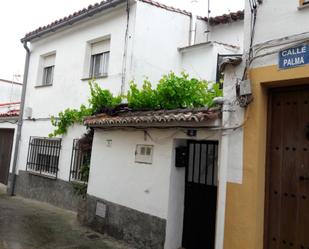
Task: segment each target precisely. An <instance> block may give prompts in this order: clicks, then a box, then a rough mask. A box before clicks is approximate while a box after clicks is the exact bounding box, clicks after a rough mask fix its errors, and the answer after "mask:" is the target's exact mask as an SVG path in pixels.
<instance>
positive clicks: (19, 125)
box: [8, 41, 31, 196]
mask: <svg viewBox="0 0 309 249" xmlns="http://www.w3.org/2000/svg"><path fill="white" fill-rule="evenodd" d="M23 45H24V48H25V50H26V60H25V69H24V78H23V88H22V92H21V103H20V113H19V117H18V123H17V133H16V138H15V150H14V158H13V166H12V179H11V181H10V185H9V189H8V194H9V195H11V196H13V195H15V185H16V169H17V160H18V151H19V142H20V138H21V128H22V125H23V114H24V107H25V97H26V89H27V80H28V71H29V61H30V53H31V52H30V49H29V48H28V46H27V41H23Z"/></svg>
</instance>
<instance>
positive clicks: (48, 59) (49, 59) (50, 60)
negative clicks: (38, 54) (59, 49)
mask: <svg viewBox="0 0 309 249" xmlns="http://www.w3.org/2000/svg"><path fill="white" fill-rule="evenodd" d="M55 59H56V55H55V54H52V55H48V56H45V57H44V67H51V66H54V65H55Z"/></svg>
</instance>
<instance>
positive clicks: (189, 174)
mask: <svg viewBox="0 0 309 249" xmlns="http://www.w3.org/2000/svg"><path fill="white" fill-rule="evenodd" d="M188 150H189V153H188V154H189V159H188V166H187V168H186V184H185V211H184V224H183V225H184V228H183V247H184V248H186V249H213V248H214V242H215V224H216V209H217V172H218V170H217V169H218V167H217V161H218V160H217V158H218V141H203V142H200V141H188Z"/></svg>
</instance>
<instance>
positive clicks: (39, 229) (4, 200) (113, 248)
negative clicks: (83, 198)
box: [0, 186, 132, 249]
mask: <svg viewBox="0 0 309 249" xmlns="http://www.w3.org/2000/svg"><path fill="white" fill-rule="evenodd" d="M92 248H93V249H132V248H130V247H128V246H127V245H125V244H124V243H122V242H119V241H116V240H114V239H112V238H110V237H108V236H105V235H102V234H98V233H96V232H93V231H92V230H90V229H88V228H85V227H82V226H81V225H79V224H78V223H77V221H76V214H75V213H73V212H70V211H67V210H63V209H59V208H55V207H53V206H50V205H48V204H44V203H40V202H35V201H30V200H26V199H23V198H20V197H9V196H7V195H5V194H4V192H3V189H2V190H1V186H0V249H92Z"/></svg>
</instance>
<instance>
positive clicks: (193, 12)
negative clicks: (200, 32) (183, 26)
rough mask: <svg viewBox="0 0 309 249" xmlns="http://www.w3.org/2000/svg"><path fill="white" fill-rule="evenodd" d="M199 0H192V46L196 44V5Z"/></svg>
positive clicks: (190, 42) (190, 43) (190, 41)
mask: <svg viewBox="0 0 309 249" xmlns="http://www.w3.org/2000/svg"><path fill="white" fill-rule="evenodd" d="M196 5H197V0H192V1H191V6H192V14H191V23H190V40H189V45H190V46H192V45H194V44H195V37H196V25H197V14H196V9H197V7H196Z"/></svg>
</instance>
